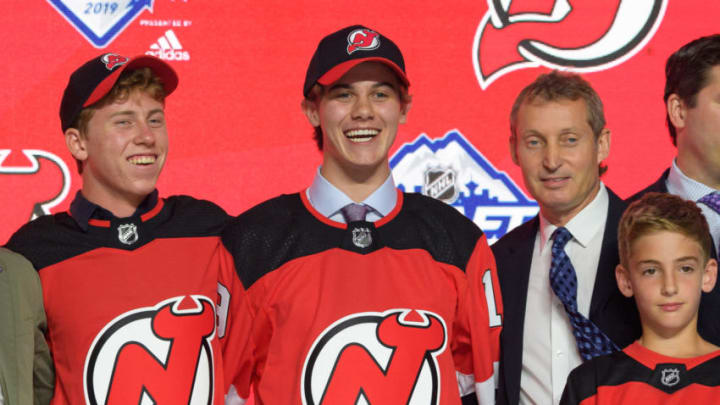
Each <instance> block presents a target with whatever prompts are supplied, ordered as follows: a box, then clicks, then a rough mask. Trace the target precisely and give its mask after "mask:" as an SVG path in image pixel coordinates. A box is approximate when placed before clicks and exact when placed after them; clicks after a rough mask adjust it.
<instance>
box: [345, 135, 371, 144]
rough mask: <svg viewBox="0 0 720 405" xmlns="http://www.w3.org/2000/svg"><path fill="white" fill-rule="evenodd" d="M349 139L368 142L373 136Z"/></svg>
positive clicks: (356, 141)
mask: <svg viewBox="0 0 720 405" xmlns="http://www.w3.org/2000/svg"><path fill="white" fill-rule="evenodd" d="M348 139H350V141H352V142H355V143H362V142H368V141H369V140H371V139H372V136H363V137H359V136H358V137H355V138H348Z"/></svg>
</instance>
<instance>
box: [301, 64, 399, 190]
mask: <svg viewBox="0 0 720 405" xmlns="http://www.w3.org/2000/svg"><path fill="white" fill-rule="evenodd" d="M400 86H401V85H400V82H399V81H398V79H397V77H396V76H395V74H394V73H393V72H392V71H391V70H390V69H389V68H388V67H387V66H385V65H384V64H382V63H378V62H364V63H361V64H359V65H357V66H355V67H354V68H352V69H351V70H349V71H348V72H347V73H346V74H345V75H343V76H342V77H341V78H340V79H339V80H338V81H336V82H334V83H332V84H330V85H329V86H327V88H326V89H324V91H323V92H322V94H321V95H319V96H318V97H317V98H316V99H315V101H308V100H306V101H305V102H304V103H303V108H304V111H305V114H306V116H307V117H308V120H309V121H310V123H311V124H312V125H313V126H320V128H321V129H322V133H323V165H322V169H321V170H322V174H323V176H324V177H325V178H327V179H328V180H329V181H330V182H332V183H334V184H336V183H337V182H338V181H340V182H342V180H339V179H343V178H345V179H362V180H363V181H366V180H367V179H369V178H373V177H375V178H382V179H385V178H387V176H388V174H389V173H390V168H389V165H388V151H389V150H390V147H391V146H392V144H393V142H394V141H395V136H396V135H397V130H398V125H399V124H403V123H405V119H406V116H407V111H408V108H409V104H407V103H405V102H404V101H403V98H402V93H401V87H400ZM336 185H337V184H336Z"/></svg>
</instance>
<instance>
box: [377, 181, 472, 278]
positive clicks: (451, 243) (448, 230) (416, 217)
mask: <svg viewBox="0 0 720 405" xmlns="http://www.w3.org/2000/svg"><path fill="white" fill-rule="evenodd" d="M380 231H381V232H380V237H381V238H382V241H381V242H382V243H383V244H384V245H385V246H388V247H391V248H393V249H424V250H426V251H428V252H429V253H430V255H431V256H432V257H433V259H435V260H436V261H438V262H442V263H447V264H451V265H453V266H456V267H458V268H460V269H461V270H463V271H465V268H466V266H467V263H468V261H469V260H470V256H471V255H472V253H473V251H474V250H475V245H476V244H477V242H478V239H480V237H482V235H483V233H482V231H481V230H480V228H478V226H477V225H475V223H474V222H472V221H470V220H469V219H467V217H465V216H464V215H462V214H461V213H460V212H458V210H456V209H455V208H453V207H451V206H449V205H447V204H445V203H444V202H442V201H438V200H436V199H434V198H430V197H427V196H424V195H422V194H416V193H405V194H404V201H403V206H402V210H400V212H399V213H398V215H397V217H396V218H394V219H393V220H391V221H390V222H388V223H387V224H385V225H383V226H382V227H381V228H380Z"/></svg>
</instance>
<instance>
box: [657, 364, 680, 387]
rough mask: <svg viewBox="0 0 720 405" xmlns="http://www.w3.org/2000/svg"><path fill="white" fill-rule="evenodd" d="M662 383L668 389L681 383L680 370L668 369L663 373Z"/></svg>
mask: <svg viewBox="0 0 720 405" xmlns="http://www.w3.org/2000/svg"><path fill="white" fill-rule="evenodd" d="M660 382H661V383H662V384H663V385H664V386H666V387H672V386H674V385H677V384H678V383H679V382H680V369H679V368H666V369H664V370H663V371H662V375H661V377H660Z"/></svg>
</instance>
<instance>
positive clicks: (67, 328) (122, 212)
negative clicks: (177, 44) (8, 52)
mask: <svg viewBox="0 0 720 405" xmlns="http://www.w3.org/2000/svg"><path fill="white" fill-rule="evenodd" d="M177 83H178V78H177V75H176V74H175V72H174V71H173V69H172V68H171V67H170V66H169V65H167V64H166V63H165V62H163V61H161V60H159V59H157V58H154V57H148V56H140V57H137V58H133V59H130V58H127V57H124V56H121V55H117V54H112V53H106V54H103V55H100V56H98V57H96V58H94V59H92V60H90V61H88V62H87V63H85V64H84V65H82V66H81V67H79V68H78V69H77V70H76V71H75V72H74V73H73V74H72V75H71V76H70V80H69V82H68V85H67V87H66V89H65V92H64V95H63V98H62V102H61V106H60V120H61V125H62V130H63V133H64V135H65V142H66V144H67V147H68V149H69V151H70V153H71V154H72V156H73V157H74V158H75V159H76V162H77V166H78V170H79V172H80V173H81V177H82V187H81V190H80V191H79V192H78V193H77V195H76V196H75V199H74V200H73V202H72V204H71V205H70V210H69V212H63V213H58V214H55V215H52V216H44V217H40V218H38V219H36V220H34V221H32V222H30V223H28V224H26V225H25V226H23V227H22V228H21V229H20V230H18V231H17V232H16V233H15V234H14V235H13V237H12V238H11V240H10V241H9V243H8V247H10V248H11V249H13V250H15V251H17V252H20V253H22V254H23V255H24V256H25V257H27V258H28V259H29V260H30V261H31V262H32V264H33V265H34V266H35V268H36V270H37V271H38V273H39V276H40V280H41V283H42V288H43V297H44V305H45V310H46V313H47V322H48V332H47V337H48V344H49V346H50V350H51V352H52V355H53V360H54V364H55V371H56V376H57V377H56V385H55V394H54V397H53V399H52V403H53V404H79V403H87V404H126V403H141V402H142V403H144V402H145V401H149V400H150V399H151V398H152V400H153V401H155V402H156V403H203V404H222V403H224V394H225V388H226V387H225V383H224V371H223V366H224V364H223V361H222V358H221V356H220V355H221V353H222V352H223V348H224V345H225V343H226V340H227V339H223V338H225V334H224V329H223V325H224V324H225V321H226V318H225V317H224V316H223V315H222V314H227V312H228V311H227V308H228V305H229V304H228V302H229V297H230V296H231V295H232V294H231V293H232V291H234V287H233V285H235V284H236V283H237V282H238V280H237V277H236V276H235V274H234V272H233V271H232V268H231V266H223V263H224V260H225V259H223V258H224V257H226V256H224V255H223V254H224V253H223V252H224V250H223V247H222V244H221V242H220V237H219V236H220V235H219V234H220V231H221V229H222V227H223V226H224V225H225V223H226V222H227V219H228V217H227V216H226V214H225V212H224V211H223V210H222V209H221V208H219V207H218V206H216V205H214V204H212V203H210V202H207V201H200V200H196V199H193V198H191V197H188V196H173V197H168V198H159V197H158V191H157V190H156V189H155V184H156V182H157V179H158V176H159V175H160V172H161V171H162V168H163V165H164V164H165V161H166V158H167V153H168V133H167V127H166V120H165V97H166V96H168V95H170V93H172V92H173V91H174V90H175V88H176V86H177ZM225 254H226V252H225ZM223 269H225V270H226V271H223ZM218 297H220V298H221V299H220V300H219V303H218V311H217V312H218V315H217V317H216V311H215V302H216V300H217V299H218ZM235 301H237V300H235ZM216 319H217V321H218V328H217V329H216V327H215V325H216Z"/></svg>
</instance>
